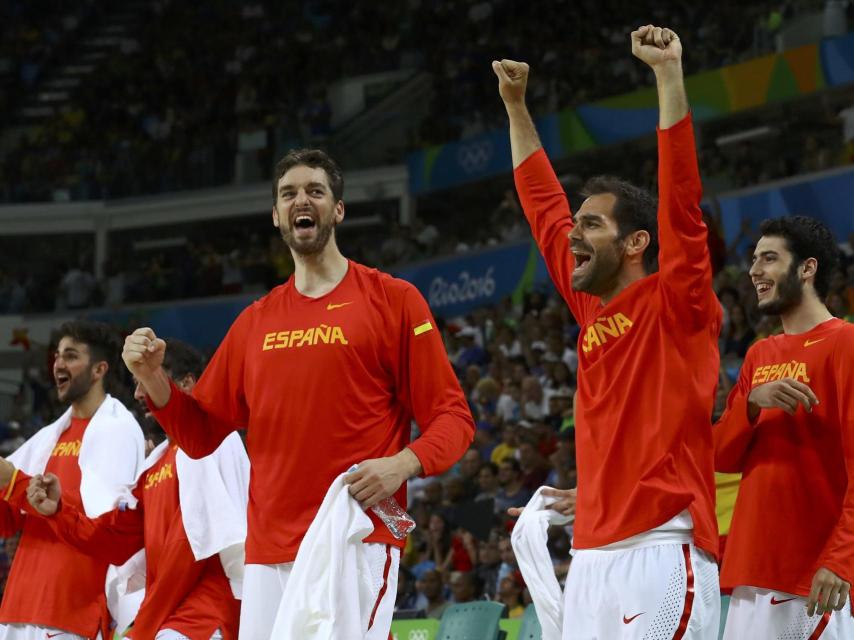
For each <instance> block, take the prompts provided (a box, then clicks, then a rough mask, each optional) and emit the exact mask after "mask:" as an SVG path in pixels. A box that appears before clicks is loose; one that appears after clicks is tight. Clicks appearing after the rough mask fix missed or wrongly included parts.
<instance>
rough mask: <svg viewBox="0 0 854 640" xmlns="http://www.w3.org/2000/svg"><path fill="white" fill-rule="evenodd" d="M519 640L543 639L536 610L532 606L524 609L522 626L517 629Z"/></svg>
mask: <svg viewBox="0 0 854 640" xmlns="http://www.w3.org/2000/svg"><path fill="white" fill-rule="evenodd" d="M518 637H519V640H540V639H541V638H542V637H543V629H542V627H541V626H540V619H539V618H538V617H537V610H536V609H535V608H534V605H533V604H529V605H528V606H527V607H525V615H523V616H522V626H521V627H520V628H519V636H518Z"/></svg>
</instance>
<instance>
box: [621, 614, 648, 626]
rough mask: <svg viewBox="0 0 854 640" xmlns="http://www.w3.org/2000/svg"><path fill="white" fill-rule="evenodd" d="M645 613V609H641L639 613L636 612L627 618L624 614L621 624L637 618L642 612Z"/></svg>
mask: <svg viewBox="0 0 854 640" xmlns="http://www.w3.org/2000/svg"><path fill="white" fill-rule="evenodd" d="M645 613H646V611H641V612H640V613H636V614H635V615H633V616H632V617H631V618H627V617H626V616H625V615H624V616H623V624H629V623H630V622H631V621H632V620H634V619H635V618H637V617H638V616H642V615H643V614H645Z"/></svg>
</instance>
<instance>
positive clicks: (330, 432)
mask: <svg viewBox="0 0 854 640" xmlns="http://www.w3.org/2000/svg"><path fill="white" fill-rule="evenodd" d="M167 348H168V347H167ZM152 410H153V411H154V414H155V416H156V417H157V421H158V422H159V423H160V424H161V425H163V427H164V428H165V430H166V432H167V433H168V434H169V436H170V438H171V439H172V440H173V441H174V442H176V443H177V444H178V445H179V446H180V447H181V449H183V450H184V451H186V452H187V453H188V454H189V455H190V456H193V457H202V456H205V455H208V454H210V453H211V452H212V451H214V449H216V447H217V446H218V445H219V443H220V442H222V440H223V439H224V438H225V437H226V435H228V433H230V432H231V431H233V430H234V429H236V428H241V427H245V428H247V438H246V445H247V450H248V454H249V459H250V461H251V463H252V476H251V481H250V485H249V508H248V531H249V533H248V538H247V540H246V562H247V563H258V564H277V563H281V562H290V561H292V560H294V558H295V557H296V553H297V549H298V548H299V544H300V541H301V540H302V538H303V536H304V535H305V532H306V531H307V530H308V527H309V525H310V524H311V521H312V520H313V519H314V516H315V514H316V513H317V510H318V509H319V508H320V503H321V502H322V501H323V497H324V495H325V494H326V491H327V489H328V488H329V485H330V484H331V483H332V481H333V480H334V479H335V478H336V477H337V476H338V474H340V473H343V472H345V471H347V469H348V468H350V466H352V465H353V464H356V463H359V462H362V461H364V460H367V459H370V458H381V457H386V456H391V455H394V454H396V453H398V452H400V451H401V450H402V449H403V448H404V447H407V446H408V447H409V448H410V449H411V450H412V451H413V452H414V453H415V455H416V456H417V457H418V459H419V460H420V462H421V466H422V467H423V470H424V474H425V475H433V474H437V473H441V472H443V471H444V470H445V469H447V468H449V467H450V466H451V465H452V464H453V463H454V462H456V461H457V460H458V459H459V458H460V457H461V456H462V454H463V453H464V452H465V451H466V449H467V448H468V446H469V443H470V442H471V440H472V437H473V434H474V423H473V421H472V418H471V413H470V411H469V409H468V405H467V403H466V400H465V396H464V395H463V392H462V390H461V389H460V385H459V382H458V381H457V379H456V376H455V375H454V372H453V369H452V368H451V365H450V362H449V361H448V356H447V353H446V352H445V348H444V345H443V343H442V338H441V336H440V334H439V331H438V329H437V328H436V325H435V322H434V320H433V318H432V316H431V314H430V310H429V308H428V307H427V303H426V302H425V301H424V298H423V297H422V296H421V294H420V293H419V292H418V290H417V289H416V288H415V287H414V286H412V285H411V284H409V283H407V282H404V281H402V280H398V279H396V278H392V277H391V276H389V275H386V274H384V273H381V272H379V271H377V270H375V269H369V268H367V267H364V266H362V265H360V264H357V263H355V262H352V261H351V262H349V266H348V269H347V274H346V276H345V277H344V279H343V280H342V281H341V282H340V283H339V284H338V286H337V287H336V288H335V289H334V290H332V291H331V292H329V293H328V294H326V295H324V296H321V297H319V298H309V297H306V296H304V295H302V294H300V292H299V291H297V289H296V287H295V286H294V282H293V278H291V279H290V280H288V282H286V283H285V284H283V285H281V286H278V287H276V288H275V289H273V290H272V291H271V292H270V293H269V294H268V295H267V296H265V297H263V298H262V299H261V300H259V301H257V302H255V303H254V304H252V305H251V306H249V307H248V308H246V309H245V310H244V311H243V312H242V313H241V314H240V316H239V317H238V318H237V320H235V322H234V324H233V325H232V326H231V329H230V330H229V332H228V335H226V337H225V339H224V340H223V342H222V344H221V345H220V347H219V349H217V352H216V353H215V354H214V356H213V358H212V359H211V362H210V364H208V366H207V368H206V369H205V372H204V374H203V375H202V377H201V379H200V380H199V382H198V383H197V384H196V386H195V388H194V389H193V393H192V395H187V394H184V393H182V392H181V391H180V390H179V389H178V388H177V387H176V386H175V385H174V384H173V385H172V395H171V398H170V400H169V402H168V403H167V404H166V406H164V407H163V408H162V409H160V410H156V409H154V407H152ZM413 418H414V419H415V421H416V422H417V423H418V426H419V429H420V431H421V436H420V437H419V438H418V439H416V440H415V441H414V442H412V443H411V444H410V431H411V428H410V426H411V420H412V419H413ZM395 497H396V499H397V501H398V502H399V503H400V504H406V485H405V484H404V485H403V486H401V487H400V489H399V490H398V491H397V493H396V494H395ZM368 515H369V516H370V517H371V520H372V521H373V522H374V526H375V529H374V532H373V533H372V534H370V535H369V536H368V537H367V538H366V539H365V541H366V542H381V543H386V544H392V545H396V546H399V547H402V545H403V542H402V541H400V540H397V539H396V538H394V537H393V536H392V535H391V532H389V531H388V529H387V528H386V527H385V526H384V525H382V523H381V521H380V520H379V519H378V518H376V516H374V514H373V513H372V512H370V511H369V512H368ZM378 525H379V526H378Z"/></svg>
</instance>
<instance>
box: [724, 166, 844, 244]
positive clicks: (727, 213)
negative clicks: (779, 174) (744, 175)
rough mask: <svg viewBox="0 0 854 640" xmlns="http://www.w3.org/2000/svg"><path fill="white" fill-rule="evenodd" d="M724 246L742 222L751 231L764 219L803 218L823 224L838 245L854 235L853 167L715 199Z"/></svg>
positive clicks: (737, 230)
mask: <svg viewBox="0 0 854 640" xmlns="http://www.w3.org/2000/svg"><path fill="white" fill-rule="evenodd" d="M718 202H719V203H720V207H721V218H722V220H723V225H724V235H725V236H726V240H727V243H731V242H732V241H733V240H734V239H735V238H736V237H737V236H738V234H739V230H740V229H741V223H742V220H744V219H747V220H750V223H751V227H752V228H753V229H758V228H759V223H760V222H762V220H764V219H765V218H776V217H778V216H795V215H805V216H810V217H811V218H818V219H819V220H821V221H822V222H824V224H826V225H827V226H828V227H829V228H830V230H831V231H832V232H833V235H834V236H835V237H836V240H837V242H845V241H846V240H847V239H848V236H849V235H850V234H852V233H854V167H848V168H845V169H842V170H839V171H835V172H832V173H831V174H830V175H824V176H822V177H819V178H812V179H804V180H794V181H791V182H788V183H785V184H781V185H776V186H769V187H766V188H763V189H755V190H754V189H751V190H750V191H747V192H745V193H741V194H733V195H731V196H727V195H723V196H721V197H720V198H718Z"/></svg>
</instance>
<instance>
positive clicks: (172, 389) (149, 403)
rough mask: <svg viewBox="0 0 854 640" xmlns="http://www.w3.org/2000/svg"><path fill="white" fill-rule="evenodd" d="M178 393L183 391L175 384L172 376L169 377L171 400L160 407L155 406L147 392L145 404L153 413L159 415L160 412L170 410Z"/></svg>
mask: <svg viewBox="0 0 854 640" xmlns="http://www.w3.org/2000/svg"><path fill="white" fill-rule="evenodd" d="M176 393H183V392H182V391H181V390H180V389H179V388H178V386H177V385H176V384H175V381H174V380H172V379H171V378H170V379H169V400H168V401H167V402H166V404H164V405H163V406H162V407H160V408H159V409H158V408H157V407H155V406H154V403H153V402H152V401H151V398H149V397H148V394H147V393H146V394H145V406H146V407H148V410H149V411H151V413H152V415H157V414H158V413H162V412H165V411H168V410H169V408H170V407H171V405H172V404H173V402H174V400H175V394H176Z"/></svg>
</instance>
